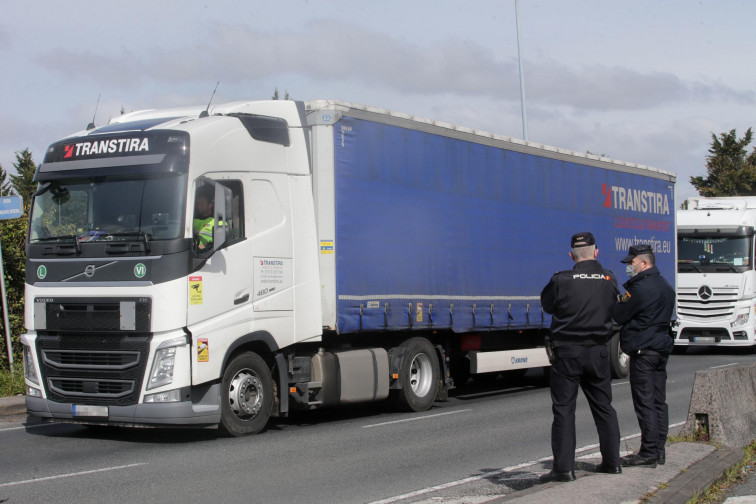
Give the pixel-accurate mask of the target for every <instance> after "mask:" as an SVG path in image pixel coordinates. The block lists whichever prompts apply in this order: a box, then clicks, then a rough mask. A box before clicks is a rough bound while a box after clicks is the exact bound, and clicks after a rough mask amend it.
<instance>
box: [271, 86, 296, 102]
mask: <svg viewBox="0 0 756 504" xmlns="http://www.w3.org/2000/svg"><path fill="white" fill-rule="evenodd" d="M270 99H271V100H280V99H281V98H280V96H279V94H278V88H276V89H275V91H273V96H271V97H270ZM283 99H284V100H291V97H290V96H289V92H288V91H287V90H285V89H284V97H283Z"/></svg>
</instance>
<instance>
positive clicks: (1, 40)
mask: <svg viewBox="0 0 756 504" xmlns="http://www.w3.org/2000/svg"><path fill="white" fill-rule="evenodd" d="M11 45H12V42H11V37H10V35H8V32H7V31H5V30H2V29H0V49H2V50H6V49H10V47H11Z"/></svg>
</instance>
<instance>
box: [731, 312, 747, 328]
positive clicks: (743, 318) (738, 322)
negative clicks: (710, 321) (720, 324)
mask: <svg viewBox="0 0 756 504" xmlns="http://www.w3.org/2000/svg"><path fill="white" fill-rule="evenodd" d="M750 313H751V311H750V310H748V309H746V310H743V311H741V312H740V313H738V316H737V317H735V320H734V321H732V322H730V327H740V326H743V325H746V324H747V323H748V317H749V315H750Z"/></svg>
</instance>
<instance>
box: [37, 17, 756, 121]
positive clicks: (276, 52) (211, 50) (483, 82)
mask: <svg viewBox="0 0 756 504" xmlns="http://www.w3.org/2000/svg"><path fill="white" fill-rule="evenodd" d="M106 50H107V49H106V48H100V49H89V48H88V49H85V50H78V51H77V50H72V49H67V48H58V49H54V50H51V51H48V52H46V53H44V54H43V55H41V56H40V57H39V62H40V63H41V64H42V65H43V66H44V67H45V68H47V69H50V70H51V71H54V72H56V73H59V74H63V75H64V76H65V77H66V78H67V79H88V80H94V81H97V82H98V84H100V85H102V86H108V87H110V88H111V89H120V90H124V89H133V88H136V87H141V86H144V85H146V84H151V83H153V82H159V83H162V84H164V85H165V86H171V87H173V88H176V87H181V86H190V85H192V84H197V83H202V84H203V85H207V83H208V82H214V81H215V80H218V79H220V80H221V81H222V82H224V83H227V84H228V85H241V84H246V85H249V83H253V82H260V81H261V80H269V79H270V78H272V77H274V76H277V77H276V78H277V79H278V80H279V81H284V82H290V81H292V80H295V79H306V80H309V81H312V82H319V83H324V82H325V83H328V82H331V83H342V82H351V83H353V84H359V85H362V86H368V87H371V88H373V89H376V90H381V91H391V92H397V93H404V94H409V95H416V96H427V95H444V94H446V95H449V94H451V95H454V96H456V97H465V98H473V97H476V98H480V97H486V98H488V99H493V100H503V101H508V102H512V103H514V102H518V101H519V96H520V93H519V73H518V66H517V61H516V60H504V61H502V60H499V59H497V58H496V56H495V54H494V53H493V52H492V51H491V50H490V49H489V48H487V47H483V46H481V45H479V44H476V43H474V42H471V41H469V40H465V41H461V40H459V39H446V40H442V41H440V42H436V43H433V44H430V45H428V46H420V45H418V44H415V43H410V42H407V41H406V40H403V39H401V38H399V37H397V36H394V35H392V34H385V33H379V32H377V31H373V30H367V29H364V28H362V27H358V26H357V25H355V24H350V23H345V22H339V21H333V20H327V19H321V20H318V21H315V22H312V23H309V24H308V25H307V26H306V27H305V28H303V29H301V30H297V31H293V30H284V31H277V32H268V31H265V30H262V29H255V28H250V27H248V26H242V25H228V24H211V25H209V26H208V30H207V32H206V34H205V36H204V37H202V38H201V42H200V43H197V44H196V45H195V46H182V47H171V46H170V45H169V44H161V45H153V46H151V47H149V48H147V49H143V50H141V52H139V53H136V52H133V51H134V50H133V49H121V50H120V51H118V50H117V52H115V53H106V52H104V51H106ZM97 51H100V52H97ZM525 79H526V94H527V99H528V101H529V102H533V103H535V104H538V105H539V106H542V107H545V106H554V107H566V108H569V109H572V110H573V111H583V112H590V111H633V110H639V109H641V110H643V109H646V110H648V109H653V108H655V107H659V106H667V105H670V104H680V103H690V102H711V101H721V100H727V101H732V102H737V103H741V104H747V105H753V104H754V103H756V93H755V92H754V91H751V90H745V91H744V90H737V89H733V88H730V87H728V86H725V85H722V84H718V83H712V82H705V81H701V80H697V81H688V80H685V79H683V78H681V77H679V76H676V75H674V74H672V73H665V72H642V71H639V70H635V69H632V68H627V67H622V66H602V65H591V66H577V67H572V66H568V65H566V64H563V63H559V62H554V61H550V60H544V59H541V60H539V61H535V62H534V61H527V60H526V62H525Z"/></svg>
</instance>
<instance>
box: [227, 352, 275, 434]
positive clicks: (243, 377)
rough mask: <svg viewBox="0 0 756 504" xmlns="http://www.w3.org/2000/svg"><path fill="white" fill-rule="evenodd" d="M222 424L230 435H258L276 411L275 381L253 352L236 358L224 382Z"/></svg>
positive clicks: (265, 365) (228, 368)
mask: <svg viewBox="0 0 756 504" xmlns="http://www.w3.org/2000/svg"><path fill="white" fill-rule="evenodd" d="M221 390H222V397H221V424H220V427H221V429H222V430H223V431H225V433H226V434H228V435H230V436H245V435H247V434H257V433H258V432H260V431H261V430H263V428H265V424H267V423H268V419H269V418H270V414H271V410H272V408H273V378H272V377H271V375H270V369H268V365H267V364H266V363H265V361H264V360H263V359H262V357H260V356H259V355H257V354H256V353H253V352H246V353H243V354H240V355H237V356H236V357H234V358H233V359H232V360H231V362H230V363H229V364H228V366H226V370H225V372H224V373H223V378H222V381H221Z"/></svg>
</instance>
